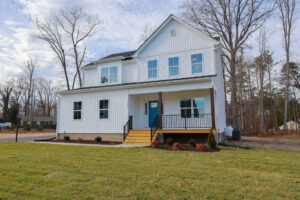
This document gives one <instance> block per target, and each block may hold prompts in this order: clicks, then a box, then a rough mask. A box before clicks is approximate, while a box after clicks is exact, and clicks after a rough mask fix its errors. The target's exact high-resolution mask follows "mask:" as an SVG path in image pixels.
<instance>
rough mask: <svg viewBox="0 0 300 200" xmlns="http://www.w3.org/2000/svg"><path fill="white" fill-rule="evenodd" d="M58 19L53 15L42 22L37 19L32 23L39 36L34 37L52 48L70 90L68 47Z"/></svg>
mask: <svg viewBox="0 0 300 200" xmlns="http://www.w3.org/2000/svg"><path fill="white" fill-rule="evenodd" d="M58 18H59V17H58V16H56V15H53V16H51V17H49V18H48V19H46V20H44V21H42V20H41V19H39V18H38V17H35V18H34V19H33V20H32V22H33V24H34V26H35V27H36V28H37V29H38V31H39V34H35V35H34V36H35V37H37V38H39V39H41V40H43V41H46V42H47V43H48V44H49V46H50V48H51V49H52V50H53V51H54V53H55V54H56V56H57V58H58V59H59V61H60V64H61V66H62V68H63V71H64V76H65V80H66V85H67V89H68V90H70V83H69V76H68V71H67V55H66V49H67V47H66V45H65V41H64V38H63V35H62V31H61V30H60V27H59V22H58Z"/></svg>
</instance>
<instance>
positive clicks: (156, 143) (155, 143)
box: [151, 140, 159, 147]
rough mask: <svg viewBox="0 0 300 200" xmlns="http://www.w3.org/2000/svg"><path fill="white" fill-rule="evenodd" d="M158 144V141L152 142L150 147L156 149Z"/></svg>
mask: <svg viewBox="0 0 300 200" xmlns="http://www.w3.org/2000/svg"><path fill="white" fill-rule="evenodd" d="M158 144H159V141H158V140H155V141H152V142H151V146H152V147H157V146H158Z"/></svg>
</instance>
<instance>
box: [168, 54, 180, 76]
mask: <svg viewBox="0 0 300 200" xmlns="http://www.w3.org/2000/svg"><path fill="white" fill-rule="evenodd" d="M178 74H179V62H178V57H172V58H169V76H176V75H178Z"/></svg>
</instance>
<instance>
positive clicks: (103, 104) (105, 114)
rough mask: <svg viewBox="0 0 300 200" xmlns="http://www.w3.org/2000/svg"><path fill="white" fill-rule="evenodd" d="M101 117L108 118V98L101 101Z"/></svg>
mask: <svg viewBox="0 0 300 200" xmlns="http://www.w3.org/2000/svg"><path fill="white" fill-rule="evenodd" d="M99 110H100V119H108V100H100V101H99Z"/></svg>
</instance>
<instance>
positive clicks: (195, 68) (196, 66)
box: [191, 54, 202, 74]
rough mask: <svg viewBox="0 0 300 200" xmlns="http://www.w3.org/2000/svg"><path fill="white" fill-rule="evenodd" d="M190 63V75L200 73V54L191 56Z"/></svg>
mask: <svg viewBox="0 0 300 200" xmlns="http://www.w3.org/2000/svg"><path fill="white" fill-rule="evenodd" d="M191 60H192V61H191V62H192V73H193V74H195V73H200V72H202V54H194V55H192V56H191Z"/></svg>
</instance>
